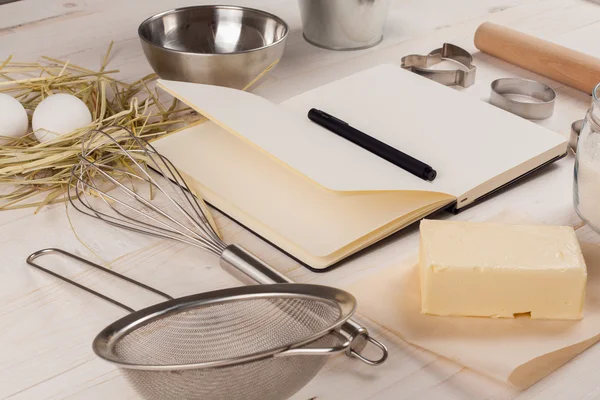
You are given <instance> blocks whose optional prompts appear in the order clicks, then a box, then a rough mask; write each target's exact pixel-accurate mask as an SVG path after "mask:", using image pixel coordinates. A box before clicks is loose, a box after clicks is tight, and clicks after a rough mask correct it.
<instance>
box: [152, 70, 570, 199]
mask: <svg viewBox="0 0 600 400" xmlns="http://www.w3.org/2000/svg"><path fill="white" fill-rule="evenodd" d="M160 85H161V86H162V87H163V88H164V89H165V90H167V91H168V92H170V93H171V94H173V95H175V96H177V97H179V98H180V99H181V100H182V101H184V102H185V103H187V104H188V105H189V106H191V107H193V108H195V109H196V110H198V111H199V112H201V113H202V114H204V115H205V116H206V117H208V118H209V119H211V120H213V121H215V122H217V123H218V124H219V125H221V126H222V127H224V128H226V129H227V130H229V131H230V132H233V133H235V134H237V135H240V136H242V137H243V138H245V139H247V140H248V141H250V142H251V143H253V144H254V145H256V146H258V147H259V148H261V149H262V150H264V151H266V152H268V153H269V154H270V155H272V156H273V157H275V158H276V159H278V160H280V161H282V162H283V163H285V164H287V165H288V166H290V167H291V168H292V169H295V170H296V171H298V172H300V173H302V174H303V175H304V176H306V177H308V178H309V179H311V180H313V181H315V182H317V183H319V184H321V185H322V186H324V187H326V188H329V189H331V190H336V191H373V190H426V191H438V192H443V193H448V194H451V195H454V196H456V197H458V196H460V195H462V194H464V193H466V192H467V191H469V190H471V189H473V188H474V187H476V186H479V185H481V184H483V183H485V182H487V181H488V180H490V179H492V178H494V177H496V176H498V175H500V174H502V173H504V172H506V171H507V170H509V169H512V168H514V167H516V166H518V165H520V164H522V163H524V162H526V161H527V160H530V159H532V158H534V157H536V156H538V155H539V154H542V153H544V152H547V151H550V150H552V149H555V148H558V147H561V146H565V148H566V144H565V140H564V138H563V137H562V136H561V135H559V134H557V133H555V132H552V131H550V130H547V129H545V128H543V127H540V126H538V125H536V124H534V123H532V122H530V121H527V120H525V119H522V118H520V117H517V116H515V115H512V114H510V113H508V112H506V111H504V110H501V109H499V108H496V107H494V106H492V105H490V104H488V103H485V102H482V101H480V100H479V99H477V98H474V97H470V96H469V95H466V94H464V93H460V92H457V91H455V90H453V89H451V88H448V87H445V86H443V85H440V84H438V83H436V82H433V81H431V80H428V79H426V78H423V77H420V76H418V75H416V74H414V73H411V72H408V71H404V70H403V69H402V68H400V67H399V66H396V65H380V66H377V67H375V68H371V69H368V70H365V71H362V72H359V73H357V74H355V75H351V76H349V77H346V78H343V79H341V80H338V81H335V82H332V83H330V84H327V85H324V86H322V87H319V88H317V89H314V90H312V91H309V92H306V93H304V94H302V95H299V96H296V97H294V98H292V99H290V100H288V101H286V102H285V103H283V104H282V105H276V104H273V103H271V102H269V101H268V100H265V99H263V98H261V97H259V96H257V95H254V94H251V93H247V92H241V91H238V90H233V89H229V88H223V87H217V86H209V85H199V84H191V83H184V82H172V81H160ZM312 107H314V108H319V109H321V110H323V111H326V112H328V113H330V114H333V115H335V116H336V117H338V118H341V119H343V120H345V121H346V122H348V123H350V124H351V125H352V126H354V127H355V128H357V129H359V130H362V131H364V132H365V133H367V134H369V135H371V136H373V137H376V138H377V139H379V140H381V141H383V142H385V143H387V144H389V145H391V146H392V147H395V148H397V149H399V150H401V151H403V152H405V153H407V154H410V155H412V156H413V157H415V158H418V159H420V160H422V161H424V162H426V163H428V164H429V165H431V166H432V167H433V168H434V169H436V170H437V172H438V177H437V178H436V179H435V181H433V182H426V181H423V180H422V179H419V178H417V177H415V176H413V175H412V174H410V173H408V172H406V171H404V170H402V169H400V168H398V167H396V166H394V165H392V164H390V163H388V162H387V161H385V160H383V159H381V158H379V157H377V156H375V155H373V154H371V153H369V152H368V151H365V150H363V149H361V148H359V147H358V146H356V145H354V144H352V143H350V142H348V141H347V140H345V139H343V138H341V137H338V136H337V135H335V134H333V133H331V132H329V131H327V130H326V129H324V128H322V127H320V126H318V125H316V124H314V123H312V122H310V121H309V120H308V119H307V117H306V114H307V112H308V110H309V109H310V108H312Z"/></svg>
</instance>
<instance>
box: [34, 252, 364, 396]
mask: <svg viewBox="0 0 600 400" xmlns="http://www.w3.org/2000/svg"><path fill="white" fill-rule="evenodd" d="M46 254H59V255H63V256H67V257H70V258H73V259H75V260H77V261H80V262H83V263H85V264H87V265H89V266H92V267H94V268H97V269H100V270H102V271H104V272H107V273H109V274H111V275H113V276H116V277H118V278H121V279H124V280H126V281H127V282H130V283H132V284H135V285H137V286H139V287H142V288H144V289H147V290H150V291H152V292H153V293H155V294H158V295H160V296H162V297H165V298H166V299H167V301H165V302H162V303H159V304H155V305H153V306H150V307H147V308H144V309H142V310H138V311H134V310H133V309H131V308H130V307H128V306H126V305H124V304H121V303H120V302H118V301H116V300H114V299H111V298H109V297H107V296H105V295H102V294H100V293H98V292H96V291H94V290H92V289H90V288H88V287H85V286H83V285H80V284H78V283H76V282H73V281H72V280H70V279H68V278H66V277H64V276H62V275H59V274H57V273H55V272H53V271H50V270H48V269H46V268H44V267H42V266H40V265H39V264H38V263H37V262H35V260H36V259H37V258H39V257H40V256H43V255H46ZM27 263H28V264H29V265H31V266H33V267H35V268H37V269H39V270H41V271H44V272H46V273H49V274H51V275H52V276H54V277H57V278H59V279H61V280H63V281H65V282H68V283H70V284H72V285H75V286H77V287H78V288H81V289H83V290H85V291H87V292H89V293H92V294H94V295H96V296H98V297H100V298H102V299H104V300H107V301H109V302H111V303H113V304H115V305H117V306H119V307H121V308H123V309H125V310H127V311H129V312H131V314H129V315H127V316H126V317H124V318H121V319H119V320H118V321H116V322H113V323H112V324H110V325H109V326H108V327H106V328H105V329H103V330H102V331H101V332H100V333H99V334H98V335H97V336H96V338H95V339H94V341H93V345H92V347H93V349H94V352H95V353H96V354H97V355H98V356H99V357H101V358H103V359H104V360H106V361H108V362H110V363H112V364H114V365H116V366H117V367H119V368H120V369H121V371H122V372H123V374H124V375H125V377H126V378H127V380H128V381H129V382H130V383H131V384H132V385H133V386H134V388H135V389H136V390H137V391H138V393H139V394H140V395H142V396H143V397H144V398H145V399H156V400H170V399H173V400H185V399H203V400H230V399H244V400H281V399H287V398H288V397H290V396H292V395H293V394H294V393H296V392H297V391H298V390H300V388H302V387H303V386H304V385H306V384H307V383H308V382H309V381H310V380H311V379H312V378H313V377H314V376H315V375H316V374H317V373H318V372H319V370H320V369H321V368H322V367H323V365H324V364H325V362H326V361H327V357H328V356H329V355H332V354H336V353H339V352H343V351H345V350H346V349H347V348H348V347H349V346H350V342H349V341H348V340H347V339H346V337H344V336H342V335H341V334H339V333H338V332H336V331H335V329H336V328H339V327H340V326H341V325H342V324H343V323H344V322H345V321H347V320H348V318H350V316H351V315H352V314H353V313H354V310H355V309H356V300H355V299H354V297H353V296H352V295H351V294H349V293H347V292H344V291H342V290H339V289H335V288H331V287H327V286H317V285H304V284H274V285H254V286H242V287H237V288H231V289H224V290H216V291H212V292H207V293H200V294H195V295H191V296H185V297H181V298H178V299H174V298H172V297H171V296H169V295H167V294H165V293H163V292H160V291H158V290H156V289H154V288H151V287H149V286H147V285H144V284H142V283H140V282H137V281H135V280H133V279H131V278H128V277H125V276H123V275H120V274H118V273H116V272H114V271H111V270H109V269H106V268H104V267H102V266H100V265H97V264H94V263H92V262H91V261H88V260H85V259H83V258H81V257H78V256H76V255H73V254H71V253H68V252H66V251H63V250H59V249H44V250H40V251H37V252H35V253H33V254H31V255H30V256H29V257H28V258H27Z"/></svg>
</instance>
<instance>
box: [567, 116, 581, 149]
mask: <svg viewBox="0 0 600 400" xmlns="http://www.w3.org/2000/svg"><path fill="white" fill-rule="evenodd" d="M583 121H584V120H583V119H578V120H577V121H573V123H572V124H571V135H570V136H569V147H570V148H571V150H573V153H576V152H577V142H578V141H579V135H580V134H581V128H582V127H583Z"/></svg>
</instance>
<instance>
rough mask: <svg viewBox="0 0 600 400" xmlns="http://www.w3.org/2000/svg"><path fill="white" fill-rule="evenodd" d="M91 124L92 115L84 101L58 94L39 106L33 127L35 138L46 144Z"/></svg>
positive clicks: (35, 112) (32, 122)
mask: <svg viewBox="0 0 600 400" xmlns="http://www.w3.org/2000/svg"><path fill="white" fill-rule="evenodd" d="M91 122H92V114H91V113H90V110H89V109H88V108H87V106H86V105H85V103H84V102H83V101H81V100H79V98H77V97H75V96H73V95H70V94H67V93H58V94H54V95H52V96H49V97H47V98H45V99H44V100H42V102H41V103H40V104H38V106H37V107H36V108H35V111H34V112H33V118H32V120H31V125H32V127H33V131H34V133H35V137H37V139H38V140H39V141H40V142H41V143H44V142H47V141H48V140H52V139H54V138H56V137H59V136H60V135H64V134H67V133H70V132H73V131H74V130H76V129H79V128H83V127H84V126H86V125H89V124H90V123H91Z"/></svg>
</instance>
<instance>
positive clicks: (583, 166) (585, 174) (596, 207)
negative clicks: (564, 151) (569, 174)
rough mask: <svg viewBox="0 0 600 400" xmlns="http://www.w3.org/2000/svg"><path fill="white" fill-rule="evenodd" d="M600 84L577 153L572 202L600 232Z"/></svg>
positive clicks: (585, 121)
mask: <svg viewBox="0 0 600 400" xmlns="http://www.w3.org/2000/svg"><path fill="white" fill-rule="evenodd" d="M599 97H600V84H598V86H596V88H594V91H593V93H592V107H591V108H590V109H589V111H588V112H587V114H586V117H585V120H584V121H583V126H582V127H581V133H580V134H579V141H578V142H577V152H576V154H575V180H574V183H573V203H574V206H575V210H576V211H577V214H579V216H580V217H581V219H583V220H584V222H585V223H586V224H588V225H589V226H590V227H591V228H592V229H594V230H595V231H597V232H600V99H599Z"/></svg>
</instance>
